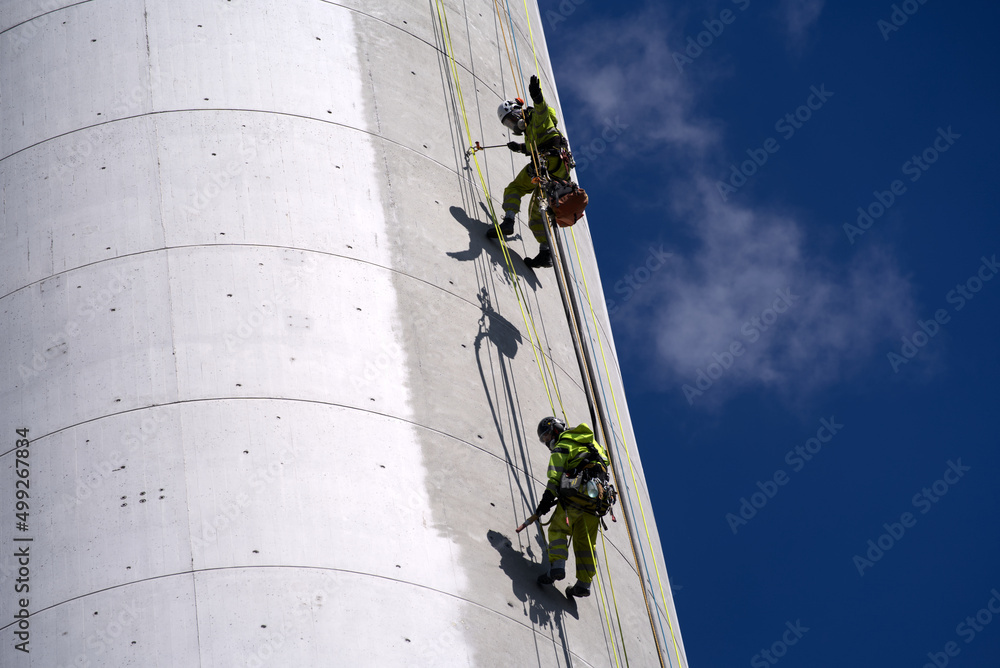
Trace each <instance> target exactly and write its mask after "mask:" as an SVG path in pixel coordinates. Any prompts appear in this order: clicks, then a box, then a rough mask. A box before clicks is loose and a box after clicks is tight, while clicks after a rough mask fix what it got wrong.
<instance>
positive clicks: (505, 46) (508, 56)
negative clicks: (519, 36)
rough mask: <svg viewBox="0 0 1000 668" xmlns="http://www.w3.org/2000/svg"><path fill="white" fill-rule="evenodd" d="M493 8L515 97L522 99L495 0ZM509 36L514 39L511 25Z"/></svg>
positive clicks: (505, 33) (494, 0)
mask: <svg viewBox="0 0 1000 668" xmlns="http://www.w3.org/2000/svg"><path fill="white" fill-rule="evenodd" d="M493 9H494V11H495V12H496V17H497V22H498V23H499V24H500V34H501V35H503V48H504V49H505V50H506V51H507V62H509V63H510V74H511V79H513V80H514V93H515V94H516V95H517V97H519V98H521V99H524V95H523V94H522V93H521V89H520V88H519V87H518V85H517V77H516V76H514V59H513V58H512V57H511V55H510V47H509V46H507V31H506V30H505V29H504V26H503V19H501V18H500V7H499V6H498V5H497V0H493ZM510 38H511V39H512V40H513V39H514V28H513V26H511V34H510ZM501 69H502V68H501Z"/></svg>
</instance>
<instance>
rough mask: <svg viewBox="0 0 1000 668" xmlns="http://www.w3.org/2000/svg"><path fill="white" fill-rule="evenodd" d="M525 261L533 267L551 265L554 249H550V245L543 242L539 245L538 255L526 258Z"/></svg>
mask: <svg viewBox="0 0 1000 668" xmlns="http://www.w3.org/2000/svg"><path fill="white" fill-rule="evenodd" d="M524 263H525V264H526V265H528V266H529V267H531V268H532V269H537V268H540V267H551V266H552V251H550V250H549V247H548V246H547V245H546V244H542V245H541V246H539V247H538V255H536V256H535V257H529V258H525V260H524Z"/></svg>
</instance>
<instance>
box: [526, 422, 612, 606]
mask: <svg viewBox="0 0 1000 668" xmlns="http://www.w3.org/2000/svg"><path fill="white" fill-rule="evenodd" d="M538 440H540V441H541V442H542V443H544V444H545V446H546V447H547V448H548V449H549V452H550V453H551V454H550V456H549V468H548V474H547V477H548V484H546V486H545V493H544V494H542V499H541V501H540V502H539V504H538V508H537V509H536V510H535V512H534V514H533V515H532V516H531V517H529V518H528V519H527V520H525V522H524V524H522V525H521V526H519V527H518V528H517V531H518V533H520V532H521V530H522V529H524V528H525V527H526V526H528V525H529V524H531V523H532V522H534V521H535V520H537V519H538V518H539V517H541V516H543V515H545V514H546V513H548V512H549V511H550V510H551V509H552V507H553V506H555V508H556V512H555V513H553V515H552V520H551V521H550V522H549V570H548V571H546V572H545V573H542V574H541V575H539V576H538V584H540V585H548V584H553V583H554V582H555V581H556V580H562V579H564V578H565V577H566V559H567V557H568V556H569V541H570V539H572V541H573V555H574V557H575V558H576V584H574V585H573V586H571V587H567V588H566V596H568V597H570V598H572V597H574V596H577V597H583V596H590V583H591V581H593V579H594V576H595V575H596V574H597V561H596V552H595V551H594V548H595V544H596V542H597V531H598V528H599V526H600V522H601V515H603V514H604V513H606V512H607V511H608V510H609V509H610V508H611V505H612V504H613V503H614V502H615V499H616V497H617V493H616V492H615V489H614V486H613V485H611V484H609V482H608V466H609V464H610V461H609V459H608V453H607V451H606V450H605V449H604V447H603V446H601V444H600V443H598V442H597V441H595V440H594V432H593V431H591V429H590V427H588V426H587V425H586V424H581V425H578V426H576V427H573V428H572V429H567V428H566V424H565V423H564V422H563V421H562V420H558V419H556V418H554V417H547V418H544V419H543V420H542V421H541V422H539V423H538Z"/></svg>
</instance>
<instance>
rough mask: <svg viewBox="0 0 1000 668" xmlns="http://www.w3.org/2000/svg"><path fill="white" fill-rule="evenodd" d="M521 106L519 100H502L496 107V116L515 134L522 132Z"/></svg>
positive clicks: (522, 117) (522, 116)
mask: <svg viewBox="0 0 1000 668" xmlns="http://www.w3.org/2000/svg"><path fill="white" fill-rule="evenodd" d="M523 106H524V104H523V103H522V102H521V100H504V101H503V102H501V103H500V106H499V107H497V118H499V119H500V122H501V123H503V124H504V125H505V126H507V127H508V128H510V129H511V130H513V131H514V133H515V134H521V133H522V132H524V115H523V112H521V110H522V108H523Z"/></svg>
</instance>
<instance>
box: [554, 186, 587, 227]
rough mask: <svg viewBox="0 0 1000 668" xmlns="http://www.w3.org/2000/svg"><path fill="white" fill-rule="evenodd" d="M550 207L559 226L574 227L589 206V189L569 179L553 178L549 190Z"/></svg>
mask: <svg viewBox="0 0 1000 668" xmlns="http://www.w3.org/2000/svg"><path fill="white" fill-rule="evenodd" d="M547 195H548V198H549V208H550V209H551V210H552V216H553V218H555V221H556V225H558V226H559V227H572V226H573V225H575V224H576V221H578V220H580V218H582V217H583V210H584V209H586V208H587V191H586V190H584V189H583V188H581V187H580V186H578V185H576V184H575V183H573V182H572V181H569V180H565V181H564V180H561V179H552V182H551V183H550V184H549V187H548V192H547Z"/></svg>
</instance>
